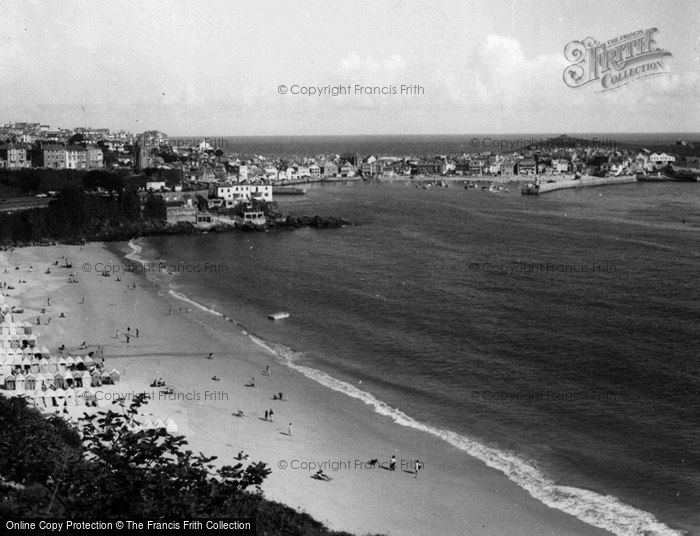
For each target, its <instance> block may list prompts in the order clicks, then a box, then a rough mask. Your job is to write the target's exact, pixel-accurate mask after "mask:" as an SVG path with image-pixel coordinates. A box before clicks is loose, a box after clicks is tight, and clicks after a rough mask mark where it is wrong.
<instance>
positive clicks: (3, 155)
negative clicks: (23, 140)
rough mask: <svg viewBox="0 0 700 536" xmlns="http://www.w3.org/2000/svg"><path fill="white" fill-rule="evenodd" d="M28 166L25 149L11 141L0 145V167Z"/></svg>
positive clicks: (17, 167) (16, 167)
mask: <svg viewBox="0 0 700 536" xmlns="http://www.w3.org/2000/svg"><path fill="white" fill-rule="evenodd" d="M25 167H29V161H28V159H27V150H26V149H25V148H24V147H20V146H19V145H15V144H13V143H6V144H4V145H0V168H8V169H20V168H25Z"/></svg>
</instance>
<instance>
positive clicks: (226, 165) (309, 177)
mask: <svg viewBox="0 0 700 536" xmlns="http://www.w3.org/2000/svg"><path fill="white" fill-rule="evenodd" d="M473 139H476V138H473ZM485 139H486V140H489V139H490V138H485ZM0 140H2V141H3V142H4V143H3V144H2V145H0V169H24V168H48V169H75V170H92V169H106V170H112V171H116V170H135V171H144V170H147V169H150V170H160V171H167V170H171V171H172V170H174V171H176V172H177V175H173V176H179V178H180V179H181V182H182V183H183V185H184V184H187V183H214V184H224V183H234V182H235V183H251V184H253V183H264V184H289V183H293V182H313V181H314V180H321V179H326V180H330V179H354V178H363V179H377V178H379V179H380V178H391V177H416V176H418V177H425V176H445V177H449V176H455V177H462V176H468V177H486V178H496V177H513V176H533V175H540V176H548V175H553V176H556V175H573V174H576V173H579V174H581V175H590V176H599V177H604V176H620V175H635V174H643V175H651V174H653V173H655V172H658V171H660V170H662V169H664V168H668V167H669V166H671V167H672V168H674V169H676V168H677V169H679V170H684V169H687V170H695V172H696V173H697V170H698V167H699V166H700V156H698V155H697V153H698V149H700V143H693V142H690V141H686V140H678V141H677V142H676V144H675V146H669V147H668V149H667V150H665V151H653V150H649V149H645V148H639V149H637V150H635V148H633V147H631V146H629V147H628V146H622V145H621V144H618V143H615V141H614V140H611V139H610V138H604V139H601V140H596V139H595V138H594V139H593V140H585V139H578V138H574V137H568V136H566V135H561V136H558V137H552V138H546V139H531V140H524V141H525V142H526V143H518V144H517V145H516V147H515V150H512V149H513V144H507V143H498V142H499V140H492V143H491V144H483V145H484V146H488V147H489V148H491V147H493V148H495V149H499V148H500V150H489V151H479V152H475V151H473V150H470V151H466V150H465V152H463V153H462V154H449V155H382V154H376V155H361V154H358V153H350V152H348V153H344V154H335V155H316V156H308V155H291V156H279V155H252V154H251V155H247V154H239V153H237V152H236V148H235V147H229V145H230V143H229V142H228V140H227V139H226V138H202V139H182V138H169V137H168V136H167V134H165V133H163V132H159V131H157V130H151V131H146V132H143V133H141V134H132V133H129V132H125V131H123V130H120V131H116V132H110V130H109V129H107V128H84V127H77V128H72V129H64V128H59V129H51V128H50V127H49V126H48V125H42V124H41V123H27V122H21V123H20V122H15V123H7V124H5V125H3V126H2V127H0ZM527 142H529V143H527ZM465 146H466V144H465ZM465 148H466V147H465Z"/></svg>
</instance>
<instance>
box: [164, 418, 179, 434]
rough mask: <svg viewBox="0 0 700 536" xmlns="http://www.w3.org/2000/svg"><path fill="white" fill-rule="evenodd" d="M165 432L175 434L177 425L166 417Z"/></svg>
mask: <svg viewBox="0 0 700 536" xmlns="http://www.w3.org/2000/svg"><path fill="white" fill-rule="evenodd" d="M165 431H166V432H168V433H169V434H176V433H177V424H175V421H174V420H172V419H171V418H170V417H168V418H167V419H166V421H165Z"/></svg>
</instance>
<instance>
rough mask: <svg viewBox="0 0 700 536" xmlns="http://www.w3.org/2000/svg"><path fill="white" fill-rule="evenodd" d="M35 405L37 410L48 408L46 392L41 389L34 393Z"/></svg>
mask: <svg viewBox="0 0 700 536" xmlns="http://www.w3.org/2000/svg"><path fill="white" fill-rule="evenodd" d="M34 405H35V406H36V407H37V408H45V407H46V397H45V396H44V391H42V390H41V389H38V390H36V391H34Z"/></svg>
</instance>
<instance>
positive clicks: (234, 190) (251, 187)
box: [216, 184, 272, 206]
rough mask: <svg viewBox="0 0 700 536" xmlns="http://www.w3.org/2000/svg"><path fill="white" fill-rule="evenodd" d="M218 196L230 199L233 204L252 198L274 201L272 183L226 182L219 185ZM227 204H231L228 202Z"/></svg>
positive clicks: (226, 199)
mask: <svg viewBox="0 0 700 536" xmlns="http://www.w3.org/2000/svg"><path fill="white" fill-rule="evenodd" d="M216 197H218V198H219V199H224V200H225V201H230V202H232V203H233V204H236V203H239V202H241V201H250V200H251V199H260V200H263V201H272V185H270V184H225V185H223V186H217V188H216ZM226 206H231V205H230V204H229V203H226Z"/></svg>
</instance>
